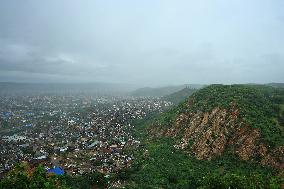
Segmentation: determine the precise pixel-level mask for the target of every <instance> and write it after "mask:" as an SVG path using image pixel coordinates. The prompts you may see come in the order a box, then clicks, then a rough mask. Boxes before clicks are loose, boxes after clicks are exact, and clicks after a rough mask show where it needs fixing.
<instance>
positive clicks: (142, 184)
mask: <svg viewBox="0 0 284 189" xmlns="http://www.w3.org/2000/svg"><path fill="white" fill-rule="evenodd" d="M145 144H146V146H145V149H147V150H148V151H145V150H141V151H140V152H137V153H138V154H137V155H136V156H137V157H139V158H138V159H137V160H136V163H135V164H134V165H133V166H132V168H131V169H129V170H128V174H127V175H128V178H127V181H128V186H127V188H218V189H222V188H224V189H225V188H280V184H281V183H283V181H284V180H283V179H282V180H281V178H280V177H276V176H273V174H274V172H273V170H270V169H266V168H263V167H261V166H260V165H257V164H251V163H246V162H242V161H239V160H238V158H237V157H235V156H234V155H232V154H226V155H224V156H222V157H219V158H217V159H214V160H212V161H202V160H196V159H195V158H193V157H190V156H189V155H188V154H186V153H184V152H182V151H180V150H177V149H175V148H174V147H173V142H172V140H171V139H169V138H162V139H158V140H151V141H149V140H147V141H146V142H145Z"/></svg>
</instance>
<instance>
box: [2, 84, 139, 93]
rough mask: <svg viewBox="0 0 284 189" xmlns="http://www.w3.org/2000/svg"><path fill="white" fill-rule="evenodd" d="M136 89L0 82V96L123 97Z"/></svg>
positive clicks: (102, 85)
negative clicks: (65, 95) (82, 94)
mask: <svg viewBox="0 0 284 189" xmlns="http://www.w3.org/2000/svg"><path fill="white" fill-rule="evenodd" d="M135 88H136V87H134V86H133V85H127V84H113V83H10V82H0V94H18V95H21V94H27V95H30V94H46V93H54V94H69V93H72V94H73V93H76V94H78V93H87V94H94V95H125V94H126V93H129V92H130V91H132V90H134V89H135Z"/></svg>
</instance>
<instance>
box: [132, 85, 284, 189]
mask: <svg viewBox="0 0 284 189" xmlns="http://www.w3.org/2000/svg"><path fill="white" fill-rule="evenodd" d="M283 104H284V90H283V89H277V88H273V87H267V86H260V85H259V86H256V85H255V86H252V85H251V86H248V85H231V86H226V85H211V86H209V87H206V88H203V89H201V90H199V91H197V92H195V93H194V94H193V95H192V96H191V97H189V98H188V100H187V101H186V102H183V103H181V104H179V105H178V106H176V107H174V108H173V109H171V110H169V111H167V112H165V113H162V114H161V115H159V116H156V117H154V118H152V119H151V118H150V119H148V120H144V123H140V127H137V128H136V133H137V136H139V137H140V138H142V139H143V140H144V142H142V144H144V149H142V150H141V151H140V152H136V157H137V159H136V162H135V164H134V165H133V166H132V168H131V169H129V170H128V174H127V175H128V176H129V177H128V179H127V182H128V186H127V188H218V189H222V188H224V189H225V188H281V184H283V183H284V179H283V173H282V174H279V173H276V172H275V170H273V169H270V168H265V167H262V166H261V165H260V164H257V163H253V162H250V161H247V162H245V161H241V160H240V159H239V158H238V157H237V156H236V155H234V154H233V153H231V152H230V151H227V152H225V153H224V154H223V155H222V156H219V157H217V158H214V159H213V160H211V161H205V160H197V159H195V158H194V157H191V156H189V154H187V153H186V152H183V151H181V150H178V149H175V148H174V147H173V145H174V144H175V142H174V139H173V138H166V137H161V138H149V137H147V132H146V131H145V128H146V129H148V128H149V127H151V126H153V125H154V126H157V127H167V126H168V127H169V126H170V125H171V124H173V122H174V121H175V120H176V117H177V116H178V115H179V114H180V113H186V112H187V113H188V112H199V111H202V112H206V111H212V109H213V108H215V107H220V108H227V109H229V108H231V107H232V106H236V107H237V108H238V109H239V110H240V115H241V117H242V119H243V120H244V121H245V122H246V123H247V124H249V125H251V126H252V127H256V128H259V129H260V130H261V132H262V135H263V138H264V140H266V141H267V142H269V143H270V144H272V145H283V118H284V116H283V112H284V105H283ZM240 121H241V120H240ZM281 121H282V122H281ZM138 125H139V124H138ZM276 175H278V176H276Z"/></svg>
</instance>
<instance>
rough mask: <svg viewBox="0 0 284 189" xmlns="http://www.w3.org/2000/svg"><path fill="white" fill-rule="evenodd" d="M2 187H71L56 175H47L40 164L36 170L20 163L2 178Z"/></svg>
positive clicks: (0, 185)
mask: <svg viewBox="0 0 284 189" xmlns="http://www.w3.org/2000/svg"><path fill="white" fill-rule="evenodd" d="M0 188H1V189H11V188H15V189H38V188H43V189H54V188H62V189H67V188H70V187H68V186H67V184H66V183H65V182H62V181H61V180H60V178H58V177H56V176H55V175H47V174H46V171H45V169H44V168H43V166H38V167H37V168H35V170H32V169H30V168H29V167H28V165H27V164H18V165H16V166H15V167H14V169H13V170H12V171H10V172H9V174H8V175H7V176H6V177H5V178H4V179H2V180H0Z"/></svg>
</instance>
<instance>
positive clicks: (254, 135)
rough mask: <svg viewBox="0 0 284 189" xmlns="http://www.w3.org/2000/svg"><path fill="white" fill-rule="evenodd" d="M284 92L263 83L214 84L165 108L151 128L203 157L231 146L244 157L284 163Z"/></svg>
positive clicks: (232, 149) (265, 163) (269, 163)
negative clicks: (166, 109)
mask: <svg viewBox="0 0 284 189" xmlns="http://www.w3.org/2000/svg"><path fill="white" fill-rule="evenodd" d="M283 102H284V92H283V90H281V89H275V88H270V87H264V86H245V85H231V86H230V85H228V86H226V85H211V86H209V87H206V88H203V89H201V90H199V91H198V92H196V93H194V94H193V95H192V96H191V97H189V98H188V100H187V101H186V102H184V103H183V104H180V105H179V106H178V107H177V108H175V109H173V110H171V111H169V112H167V113H164V114H163V115H162V116H161V117H160V118H159V119H158V120H157V121H156V122H155V123H154V124H152V126H151V127H150V128H149V131H150V133H151V134H153V135H156V136H170V137H173V138H175V140H176V144H175V147H176V148H180V149H183V150H186V151H188V152H189V153H190V154H192V155H193V156H195V157H196V158H198V159H212V158H214V157H216V156H219V155H221V154H223V153H225V152H227V151H230V152H232V153H234V154H236V155H237V156H238V157H239V158H240V159H242V160H255V161H258V162H260V163H261V164H263V165H267V166H271V167H274V168H278V169H281V168H283V160H284V159H283V153H284V146H283V145H284V132H283V131H284V130H283V129H284V125H283V117H284V116H283Z"/></svg>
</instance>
